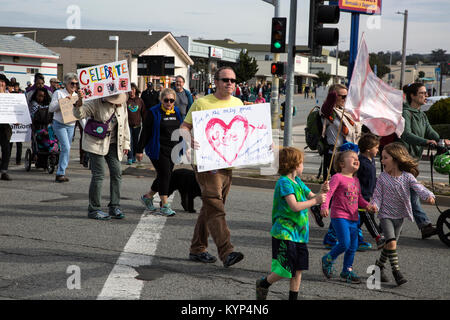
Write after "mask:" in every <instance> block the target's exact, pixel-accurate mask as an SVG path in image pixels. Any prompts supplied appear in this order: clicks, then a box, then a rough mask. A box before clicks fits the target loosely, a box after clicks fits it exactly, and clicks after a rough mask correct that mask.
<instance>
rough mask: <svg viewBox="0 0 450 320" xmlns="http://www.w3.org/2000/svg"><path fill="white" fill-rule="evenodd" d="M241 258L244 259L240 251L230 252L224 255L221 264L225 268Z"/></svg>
mask: <svg viewBox="0 0 450 320" xmlns="http://www.w3.org/2000/svg"><path fill="white" fill-rule="evenodd" d="M242 259H244V255H243V254H242V253H240V252H232V253H230V254H229V255H228V256H227V257H226V259H225V261H224V262H223V266H224V267H225V268H228V267H231V266H232V265H233V264H236V263H238V262H239V261H241V260H242Z"/></svg>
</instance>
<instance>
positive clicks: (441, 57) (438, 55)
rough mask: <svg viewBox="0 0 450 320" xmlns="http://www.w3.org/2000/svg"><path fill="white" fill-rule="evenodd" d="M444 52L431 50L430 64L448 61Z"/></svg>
mask: <svg viewBox="0 0 450 320" xmlns="http://www.w3.org/2000/svg"><path fill="white" fill-rule="evenodd" d="M446 52H447V51H446V50H443V49H436V50H431V62H446V61H447V60H448V58H447V55H446V54H445V53H446Z"/></svg>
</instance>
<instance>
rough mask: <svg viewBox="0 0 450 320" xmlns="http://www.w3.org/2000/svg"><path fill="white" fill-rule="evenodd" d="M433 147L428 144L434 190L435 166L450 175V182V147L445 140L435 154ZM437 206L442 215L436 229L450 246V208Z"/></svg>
mask: <svg viewBox="0 0 450 320" xmlns="http://www.w3.org/2000/svg"><path fill="white" fill-rule="evenodd" d="M432 148H433V147H432V146H431V145H429V146H428V156H429V159H430V169H431V183H432V187H433V191H434V181H433V168H434V169H435V170H436V171H437V172H439V173H441V174H446V175H448V176H449V182H450V148H448V147H446V146H445V144H444V143H443V142H441V141H440V143H439V144H438V146H437V152H436V154H435V155H433V153H432V152H431V149H432ZM436 208H437V209H438V211H439V213H440V216H439V218H438V220H437V223H436V229H437V231H438V236H439V239H441V241H442V242H443V243H445V244H446V245H447V246H449V247H450V209H447V210H445V211H442V210H441V209H440V208H439V207H438V205H437V203H436Z"/></svg>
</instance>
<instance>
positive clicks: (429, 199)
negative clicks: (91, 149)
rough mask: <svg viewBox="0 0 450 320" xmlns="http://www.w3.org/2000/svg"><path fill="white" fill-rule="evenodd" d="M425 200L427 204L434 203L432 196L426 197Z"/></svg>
mask: <svg viewBox="0 0 450 320" xmlns="http://www.w3.org/2000/svg"><path fill="white" fill-rule="evenodd" d="M427 202H428V203H429V204H434V202H435V201H434V198H433V197H429V198H428V199H427Z"/></svg>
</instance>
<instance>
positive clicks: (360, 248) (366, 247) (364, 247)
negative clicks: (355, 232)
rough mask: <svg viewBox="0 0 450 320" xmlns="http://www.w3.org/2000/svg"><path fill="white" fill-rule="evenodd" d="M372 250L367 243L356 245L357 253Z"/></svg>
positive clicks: (370, 245)
mask: <svg viewBox="0 0 450 320" xmlns="http://www.w3.org/2000/svg"><path fill="white" fill-rule="evenodd" d="M370 249H372V244H370V243H369V242H366V241H363V242H361V243H360V244H359V245H358V249H357V251H360V252H363V251H367V250H370Z"/></svg>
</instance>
